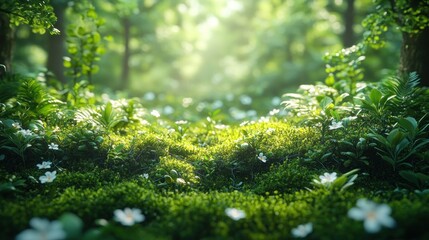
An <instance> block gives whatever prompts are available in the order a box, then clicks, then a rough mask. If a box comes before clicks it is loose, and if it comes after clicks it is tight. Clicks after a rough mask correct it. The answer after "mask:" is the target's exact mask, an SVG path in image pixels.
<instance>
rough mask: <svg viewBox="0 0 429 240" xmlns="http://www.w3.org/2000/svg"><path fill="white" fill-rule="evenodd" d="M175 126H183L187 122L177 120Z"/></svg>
mask: <svg viewBox="0 0 429 240" xmlns="http://www.w3.org/2000/svg"><path fill="white" fill-rule="evenodd" d="M175 123H176V124H177V125H184V124H187V123H188V121H186V120H179V121H176V122H175Z"/></svg>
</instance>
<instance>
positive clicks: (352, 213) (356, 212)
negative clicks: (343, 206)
mask: <svg viewBox="0 0 429 240" xmlns="http://www.w3.org/2000/svg"><path fill="white" fill-rule="evenodd" d="M347 215H348V216H349V218H351V219H354V220H363V219H365V212H364V211H362V209H360V208H355V207H354V208H351V209H350V210H349V212H348V213H347Z"/></svg>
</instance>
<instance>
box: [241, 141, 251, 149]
mask: <svg viewBox="0 0 429 240" xmlns="http://www.w3.org/2000/svg"><path fill="white" fill-rule="evenodd" d="M240 147H241V148H242V149H246V148H248V147H249V144H248V143H247V142H245V143H242V144H240Z"/></svg>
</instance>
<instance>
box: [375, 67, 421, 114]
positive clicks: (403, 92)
mask: <svg viewBox="0 0 429 240" xmlns="http://www.w3.org/2000/svg"><path fill="white" fill-rule="evenodd" d="M419 83H420V78H419V76H418V75H417V73H416V72H411V73H409V75H408V76H407V75H404V76H399V77H392V78H390V79H388V80H387V81H384V82H383V83H382V86H383V91H384V92H385V93H386V95H391V96H395V97H394V98H393V99H392V100H391V101H390V102H389V104H388V105H389V107H390V109H391V111H394V113H395V117H396V118H397V119H399V118H405V117H407V116H413V117H416V118H420V117H422V116H423V115H425V114H426V113H428V112H429V109H428V108H427V107H426V104H425V103H427V101H428V94H427V93H425V92H424V90H423V89H422V88H420V87H419ZM397 119H395V120H397Z"/></svg>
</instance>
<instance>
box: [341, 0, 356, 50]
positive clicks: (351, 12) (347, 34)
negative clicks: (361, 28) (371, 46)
mask: <svg viewBox="0 0 429 240" xmlns="http://www.w3.org/2000/svg"><path fill="white" fill-rule="evenodd" d="M343 19H344V32H343V46H344V47H345V48H347V47H351V46H353V44H355V36H354V30H353V25H354V20H355V0H347V8H346V10H345V11H344V13H343Z"/></svg>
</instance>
